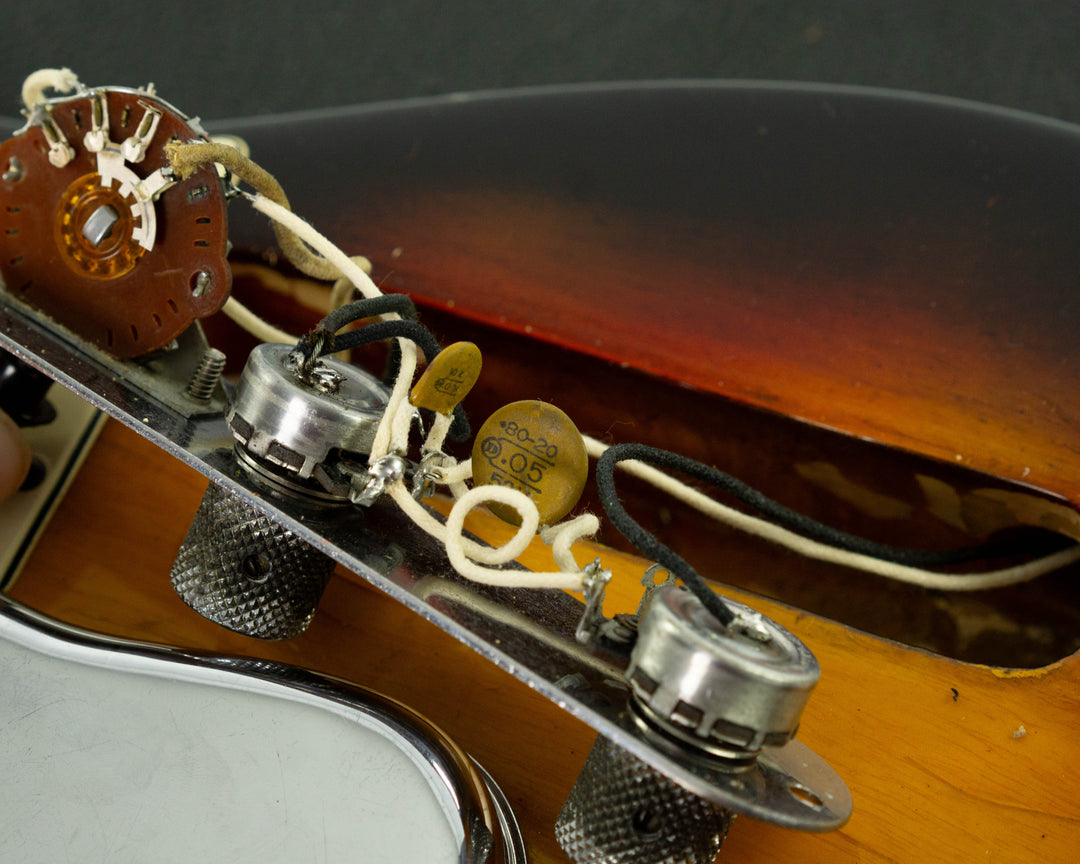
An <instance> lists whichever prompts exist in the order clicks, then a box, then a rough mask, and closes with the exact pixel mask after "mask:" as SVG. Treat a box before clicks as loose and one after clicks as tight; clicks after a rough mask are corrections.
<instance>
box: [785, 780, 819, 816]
mask: <svg viewBox="0 0 1080 864" xmlns="http://www.w3.org/2000/svg"><path fill="white" fill-rule="evenodd" d="M788 791H789V792H790V793H791V794H792V795H794V796H795V797H796V798H798V799H799V800H800V801H802V803H803V804H806V805H807V806H808V807H813V808H814V809H815V810H816V809H818V808H819V807H824V806H825V802H824V801H822V800H821V799H820V798H818V796H817V795H815V794H814V792H813V791H811V790H810V789H807V788H806V787H805V786H803V785H802V784H801V783H792V784H791V785H790V786H788Z"/></svg>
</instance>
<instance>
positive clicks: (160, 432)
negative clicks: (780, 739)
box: [0, 304, 852, 831]
mask: <svg viewBox="0 0 1080 864" xmlns="http://www.w3.org/2000/svg"><path fill="white" fill-rule="evenodd" d="M0 344H2V345H3V346H4V347H6V348H7V349H8V350H10V351H11V352H12V353H14V354H15V355H16V356H18V357H20V358H22V359H23V360H25V361H26V362H28V363H30V364H31V365H33V366H35V367H36V368H39V369H41V370H42V371H44V372H45V373H46V374H48V375H50V376H51V377H53V378H54V379H56V380H57V381H59V382H61V383H62V384H64V385H65V386H67V387H69V388H71V389H72V390H74V391H75V392H76V393H78V394H80V395H81V396H83V397H84V398H86V399H87V400H88V401H90V402H91V403H92V404H93V405H95V406H97V407H99V408H101V409H102V410H103V411H105V412H106V413H108V414H110V415H111V416H113V417H115V418H116V419H118V420H120V421H121V422H122V423H124V424H125V425H127V426H129V427H131V428H132V429H134V430H135V431H137V432H139V433H140V434H142V435H144V436H145V437H146V438H148V439H149V440H150V441H152V442H153V443H155V444H157V445H158V446H159V447H161V448H162V449H163V450H165V451H166V452H168V453H170V454H172V455H173V456H175V457H176V458H178V459H180V460H181V461H183V462H184V463H186V464H188V465H190V466H191V467H193V468H195V469H196V470H198V471H199V472H201V473H202V474H204V475H205V476H207V477H208V478H209V479H210V480H211V481H213V482H214V483H217V484H219V485H220V486H222V487H223V488H224V489H226V490H227V491H229V492H231V493H233V494H235V495H237V496H239V497H240V498H241V499H243V500H245V501H246V502H247V503H248V504H249V505H250V506H251V507H253V508H255V509H257V510H259V511H261V512H262V513H264V514H265V515H266V516H267V517H269V518H270V519H272V520H273V521H274V522H276V523H278V524H280V525H281V526H283V527H284V528H286V529H288V530H289V531H291V532H293V533H295V534H296V535H297V536H298V537H301V538H303V539H305V540H307V541H309V542H311V543H313V544H316V545H317V546H318V548H320V549H321V550H324V551H325V552H326V553H327V554H329V555H330V556H331V557H332V558H334V559H335V560H336V561H338V562H339V563H341V564H342V565H344V566H345V567H347V568H348V569H350V570H352V571H353V572H355V573H357V574H358V575H359V576H361V577H362V578H364V579H366V580H367V581H369V582H370V583H372V584H373V585H375V586H376V587H378V588H380V589H382V590H383V591H385V592H387V593H388V594H390V595H391V596H393V597H395V598H396V599H397V600H399V601H400V602H402V603H404V604H405V605H406V606H407V607H409V608H410V609H412V610H413V611H414V612H416V613H417V614H419V615H421V616H422V617H423V618H425V619H427V620H429V621H432V622H433V623H435V624H436V625H437V626H439V627H441V628H442V629H444V630H445V631H447V632H448V633H450V634H451V635H453V636H454V637H456V638H458V639H460V640H461V641H462V642H464V643H465V644H467V645H469V646H470V647H472V648H473V649H474V650H476V651H477V652H478V653H480V654H481V655H482V656H484V657H485V658H487V659H488V660H490V661H491V662H493V663H495V664H496V665H498V666H499V667H501V668H502V669H504V670H506V671H507V672H509V673H510V674H512V675H514V676H515V677H516V678H518V679H520V680H521V681H524V682H525V683H526V684H528V685H529V686H530V687H532V688H533V689H535V690H537V691H538V692H540V693H541V694H543V695H544V696H546V697H547V698H549V699H551V700H552V701H553V702H555V703H556V704H558V705H559V706H561V707H562V708H564V709H565V710H566V711H568V712H569V713H570V714H572V715H573V716H574V717H576V718H578V719H579V720H581V721H583V722H584V723H586V724H588V725H589V726H591V727H592V728H594V729H596V730H597V732H599V733H600V734H601V735H602V736H603V737H605V738H607V739H609V740H610V741H612V742H614V743H615V744H616V745H618V746H619V747H621V748H622V749H623V750H625V751H628V752H629V753H630V754H632V755H633V756H635V757H637V758H638V759H640V760H641V761H642V762H644V763H645V764H647V765H649V766H651V767H652V768H654V769H656V770H657V771H659V772H660V773H661V774H663V775H665V776H667V777H670V778H671V779H673V780H675V781H676V782H677V783H678V784H679V785H681V786H682V787H684V788H685V789H686V790H688V791H689V792H691V793H692V794H694V795H697V796H699V797H701V798H703V799H705V800H707V801H710V802H712V803H713V804H716V805H717V806H719V807H724V808H730V809H732V810H736V811H738V812H740V813H744V814H746V815H748V816H751V817H754V818H757V819H762V820H764V821H768V822H773V823H775V824H779V825H783V826H786V827H790V828H797V829H801V830H808V831H828V830H832V829H835V828H838V827H840V826H841V825H843V824H844V823H845V822H846V821H847V819H848V818H849V816H850V814H851V810H852V799H851V795H850V792H849V791H848V789H847V787H846V786H845V784H844V782H843V781H842V780H841V779H840V777H839V776H838V775H837V774H836V773H835V772H834V771H833V770H832V769H831V768H830V767H829V766H828V764H827V763H826V762H825V761H824V760H822V759H821V758H820V757H818V756H816V755H815V754H814V753H813V752H812V751H811V750H810V749H809V748H807V747H806V746H804V745H803V744H801V743H800V742H799V741H797V740H795V741H790V742H788V743H787V744H785V745H784V746H779V747H778V746H768V745H766V746H764V747H763V748H762V749H761V752H760V754H759V756H758V758H757V760H756V762H755V764H754V765H753V766H752V767H750V768H748V769H747V770H745V771H743V772H741V773H732V772H730V771H729V770H726V769H725V767H724V766H723V765H722V764H718V763H717V762H716V760H712V759H709V758H706V757H703V756H702V755H701V754H695V753H694V752H692V751H690V750H687V749H686V748H684V747H678V746H667V747H665V746H663V745H662V744H661V743H660V742H658V740H657V738H656V736H655V735H653V734H651V733H650V732H649V731H648V730H647V729H643V728H642V727H641V725H640V724H638V723H635V722H634V720H633V718H632V717H630V716H629V714H628V711H627V700H626V696H627V691H626V690H625V689H623V690H621V691H619V692H617V693H616V694H615V698H611V696H610V694H611V692H612V689H613V688H612V687H611V686H610V682H612V681H615V682H622V681H624V679H625V672H626V667H627V663H628V658H627V657H626V656H624V655H621V654H615V653H608V652H605V651H603V650H601V649H597V648H594V647H586V646H582V645H580V644H579V643H578V642H577V641H576V640H575V638H574V633H575V630H576V627H577V624H578V622H579V621H580V619H581V617H582V613H583V611H584V606H583V604H582V603H581V602H580V601H578V600H576V599H574V598H573V597H571V596H570V595H568V594H566V593H564V592H561V591H554V590H529V591H524V590H511V589H505V588H489V587H485V586H480V585H476V584H473V583H467V582H465V581H464V580H463V579H461V578H460V577H459V576H458V575H457V574H456V573H455V572H454V570H453V568H452V567H451V566H450V565H449V562H448V561H447V559H446V555H445V552H444V551H443V549H442V548H441V547H440V546H439V545H438V544H437V543H436V542H435V541H433V540H432V539H431V538H429V537H427V536H426V535H424V534H422V533H421V532H419V531H417V530H415V528H414V526H413V525H412V523H411V522H410V521H409V520H408V519H407V518H406V517H405V516H403V515H402V514H401V513H400V511H398V510H397V509H396V507H394V506H393V505H392V504H389V503H387V502H385V501H379V502H376V504H375V505H374V506H372V507H370V508H368V509H367V510H366V511H364V512H363V513H360V512H358V511H356V510H353V509H344V510H342V511H341V512H339V513H336V514H333V515H332V516H331V517H330V518H328V519H327V520H326V521H325V522H324V523H322V524H320V525H319V526H318V528H317V529H316V527H314V526H313V525H312V524H311V523H310V521H308V520H306V519H304V518H303V517H304V515H305V514H304V513H303V512H302V509H301V508H300V507H298V506H295V505H294V504H292V503H290V501H289V500H288V499H287V498H284V499H281V500H274V499H270V498H266V497H263V496H261V495H259V494H257V490H256V489H255V487H254V484H253V481H252V480H251V479H250V478H249V477H248V476H247V474H246V473H245V472H243V471H241V470H239V469H238V466H237V462H236V455H235V450H234V447H233V442H234V438H233V434H232V432H231V431H230V429H229V427H228V425H227V423H226V420H225V417H224V415H215V414H209V413H206V412H205V411H203V412H200V413H197V414H189V413H187V412H186V411H183V410H180V409H178V408H177V407H176V405H175V404H174V405H173V406H172V407H170V406H169V405H168V404H167V400H164V399H160V398H158V397H157V395H156V394H155V393H154V391H153V388H152V387H150V388H148V387H146V386H145V382H143V385H142V386H140V384H139V383H137V382H136V379H135V378H133V377H132V378H129V377H127V376H124V375H117V374H115V371H114V370H111V369H110V368H109V367H108V366H106V365H105V364H104V363H102V362H101V360H100V358H97V357H96V356H95V353H94V352H93V351H88V350H84V346H82V345H81V344H79V343H78V342H74V341H66V340H65V339H64V338H63V337H62V336H61V335H60V334H59V333H58V331H56V330H54V329H52V328H50V327H49V326H47V324H46V323H45V322H43V321H42V320H41V319H40V318H39V317H38V316H37V315H36V314H35V313H34V312H33V311H32V310H28V309H26V308H25V307H22V306H16V305H12V304H3V305H0ZM568 681H574V682H579V683H580V682H582V681H584V682H585V683H584V686H573V687H568V686H566V683H565V682H568ZM594 685H595V686H594Z"/></svg>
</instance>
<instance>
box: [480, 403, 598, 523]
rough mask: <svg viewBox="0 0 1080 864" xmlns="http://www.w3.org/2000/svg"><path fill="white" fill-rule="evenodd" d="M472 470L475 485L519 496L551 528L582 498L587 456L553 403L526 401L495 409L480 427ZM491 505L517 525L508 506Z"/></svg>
mask: <svg viewBox="0 0 1080 864" xmlns="http://www.w3.org/2000/svg"><path fill="white" fill-rule="evenodd" d="M472 467H473V479H474V481H475V483H476V484H477V485H480V484H484V483H492V484H494V485H496V486H509V487H510V488H511V489H517V490H518V491H519V492H524V493H525V494H526V495H528V496H529V497H530V498H531V499H532V501H533V503H534V504H536V509H537V510H539V511H540V524H541V525H551V524H553V523H555V522H558V521H559V520H560V519H562V517H563V516H565V515H566V514H567V513H569V512H570V511H571V510H572V509H573V508H574V505H575V504H577V502H578V499H579V498H581V493H582V492H583V491H584V489H585V480H586V479H587V477H588V474H589V457H588V455H587V454H586V453H585V442H584V441H583V440H582V438H581V433H580V432H578V430H577V427H576V426H575V425H574V421H573V420H571V419H570V418H569V417H567V416H566V414H565V413H564V412H563V411H561V410H560V409H558V408H556V407H555V406H554V405H549V404H548V403H547V402H539V401H535V400H528V401H523V402H512V403H510V404H509V405H506V406H504V407H502V408H500V409H499V410H498V411H496V412H495V413H494V414H492V415H491V416H490V417H489V418H488V419H487V421H486V422H485V423H484V425H483V426H481V427H480V431H479V432H477V433H476V440H475V441H474V442H473V449H472ZM490 506H491V510H492V512H493V513H495V515H497V516H498V517H499V518H501V519H505V520H506V521H507V522H510V523H512V524H514V525H517V524H520V522H521V519H520V518H519V516H518V514H517V511H516V510H514V509H513V508H511V507H505V506H503V505H500V504H492V505H490Z"/></svg>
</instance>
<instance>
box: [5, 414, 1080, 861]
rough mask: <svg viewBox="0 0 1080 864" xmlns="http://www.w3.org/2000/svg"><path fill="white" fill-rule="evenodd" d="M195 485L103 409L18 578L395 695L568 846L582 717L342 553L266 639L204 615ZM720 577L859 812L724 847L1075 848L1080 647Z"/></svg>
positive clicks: (865, 853) (837, 852)
mask: <svg viewBox="0 0 1080 864" xmlns="http://www.w3.org/2000/svg"><path fill="white" fill-rule="evenodd" d="M204 487H205V480H204V479H203V478H202V477H201V476H199V475H197V474H196V473H194V472H193V471H191V470H190V469H188V468H185V467H184V466H182V465H180V464H179V463H178V462H175V461H174V460H172V459H170V458H169V457H167V456H165V455H164V454H162V453H161V452H159V451H157V450H156V449H155V448H154V447H153V446H152V445H150V444H149V443H147V442H146V441H145V440H143V439H142V438H140V437H139V436H137V435H136V434H134V433H133V432H130V431H128V430H126V429H124V428H122V427H120V426H118V425H117V424H115V423H110V424H109V425H108V426H107V428H106V429H105V432H104V433H103V435H102V438H101V439H100V441H99V443H98V444H97V446H96V447H95V449H94V451H93V452H92V453H91V455H90V457H89V459H88V460H87V463H86V465H85V467H84V469H83V470H82V472H81V474H80V475H79V477H78V478H77V479H76V481H75V484H74V486H73V488H72V490H71V492H70V494H69V495H68V497H67V498H66V500H65V501H64V502H63V504H62V505H61V507H60V509H59V512H58V513H57V515H56V518H55V519H54V521H53V522H52V524H51V526H50V527H49V529H48V532H47V534H46V535H45V537H44V539H43V541H42V543H41V544H40V546H39V548H38V549H37V551H36V552H35V554H34V556H33V558H32V559H31V561H30V562H29V565H28V567H27V568H26V570H25V571H24V573H23V575H22V576H21V578H20V579H19V581H18V582H17V583H16V585H15V586H14V588H13V589H12V592H11V593H12V594H13V596H14V597H15V598H16V599H18V600H20V601H22V602H24V603H27V604H28V605H30V606H32V607H34V608H36V609H40V610H42V611H44V612H46V613H48V614H50V615H53V616H55V617H57V618H59V619H61V620H65V621H69V622H72V623H75V624H78V625H81V626H84V627H88V628H90V629H94V630H99V631H102V632H106V633H112V634H117V635H122V636H127V637H133V638H138V639H147V640H152V641H156V642H161V643H167V644H172V645H182V646H188V647H195V648H201V649H208V650H213V651H220V652H225V653H230V654H243V655H250V656H255V657H265V658H270V659H275V660H282V661H286V662H290V663H296V664H300V665H303V666H307V667H309V668H313V669H317V670H320V671H325V672H330V673H333V674H336V675H340V676H343V677H345V678H348V679H350V680H353V681H356V682H358V683H361V684H364V685H366V686H370V687H372V688H374V689H376V690H380V691H382V692H385V693H387V694H389V695H391V696H393V697H395V698H397V699H400V700H402V701H404V702H406V703H407V704H409V705H411V706H412V707H414V708H416V709H418V710H420V711H421V712H423V713H425V714H426V715H428V716H429V717H430V718H431V719H432V720H434V721H435V722H436V723H438V724H439V725H440V726H442V727H443V728H444V729H446V730H447V731H448V732H449V733H450V734H451V735H452V736H453V737H454V738H456V739H457V740H458V741H459V742H460V743H461V744H462V745H463V746H464V747H465V748H466V749H468V750H469V751H470V752H471V753H473V754H474V755H475V756H476V757H477V758H479V759H480V760H481V761H482V762H483V764H484V765H485V766H487V767H488V769H489V770H490V771H491V772H492V773H493V775H494V776H495V777H496V778H497V779H498V781H499V783H500V784H501V785H502V786H503V788H504V790H505V791H506V792H507V794H508V796H509V798H510V800H511V802H512V804H513V806H514V807H515V809H516V811H517V813H518V816H519V818H520V819H521V821H522V825H523V828H524V832H525V835H526V840H527V843H528V845H529V849H530V853H531V855H532V858H531V860H533V861H535V862H541V864H543V862H556V861H563V860H565V859H564V857H563V856H562V855H561V853H560V851H559V850H558V847H557V846H556V844H555V842H554V839H553V837H552V830H551V829H552V824H553V822H554V819H555V816H556V814H557V812H558V810H559V808H560V806H561V804H562V801H563V800H564V798H565V796H566V794H567V792H568V791H569V789H570V786H571V785H572V783H573V781H574V777H575V776H576V773H577V771H578V770H579V769H580V767H581V765H582V763H583V761H584V759H585V756H586V753H587V752H588V749H589V746H590V745H591V742H592V739H593V733H592V732H591V731H590V730H589V729H588V728H586V727H585V726H583V725H582V724H580V723H579V722H577V721H575V720H572V719H571V718H569V717H568V716H567V715H565V714H564V713H562V712H561V711H560V710H559V709H558V708H556V707H555V706H554V705H553V704H551V703H549V702H547V701H546V700H545V699H543V698H542V697H540V696H538V695H537V694H535V693H534V692H532V691H531V690H530V689H529V688H528V687H526V686H524V685H522V684H520V683H519V682H517V681H516V680H514V679H513V678H511V677H510V676H509V675H507V674H505V673H503V672H501V671H500V670H498V669H496V668H494V667H493V666H491V665H490V664H488V663H487V662H486V661H483V660H481V659H479V658H478V657H477V656H476V655H474V654H473V653H472V652H471V651H470V650H469V649H467V648H465V647H464V646H462V645H461V644H460V643H458V642H456V641H455V640H454V639H452V638H451V637H449V636H447V635H446V634H445V633H443V632H442V631H441V630H439V629H438V628H436V627H435V626H434V625H432V624H429V623H427V622H424V621H422V620H420V619H418V618H417V617H416V616H415V615H413V614H412V613H410V612H408V611H407V610H405V609H404V607H401V606H400V605H399V604H397V603H396V602H394V601H393V600H390V599H389V598H387V597H385V596H384V595H381V594H380V593H379V592H377V591H375V590H374V589H371V588H370V587H368V586H367V585H366V584H365V583H363V582H362V581H361V580H359V579H358V578H357V577H356V576H354V575H352V574H349V573H345V572H342V571H341V570H340V569H339V571H338V572H337V574H336V575H335V578H334V579H333V580H332V581H331V584H330V586H329V588H328V590H327V592H326V595H325V597H324V599H323V603H322V607H321V609H320V612H319V614H318V616H317V617H316V620H315V622H314V624H313V625H312V627H311V629H310V630H309V631H308V633H306V634H305V635H304V636H303V637H301V638H299V639H296V640H293V641H290V642H284V643H266V642H259V641H256V640H252V639H249V638H246V637H243V636H239V635H236V634H233V633H229V632H227V631H225V630H224V629H222V628H220V627H217V626H216V625H214V624H211V623H209V622H207V621H205V620H203V619H201V618H200V617H199V616H197V615H196V614H195V613H194V612H191V611H190V610H189V609H188V608H187V607H186V606H184V605H183V603H181V602H180V600H178V599H177V598H176V596H175V595H174V594H173V591H172V589H171V586H170V585H169V580H168V571H169V567H170V564H171V562H172V558H173V555H174V554H175V552H176V549H177V548H178V547H179V545H180V543H181V541H182V540H183V537H184V534H185V533H186V530H187V525H188V522H189V520H190V517H191V515H192V514H193V513H194V510H195V508H196V506H197V503H198V500H199V498H200V496H201V494H202V491H203V489H204ZM499 524H501V523H496V524H495V525H494V526H492V525H489V524H488V523H487V522H486V520H483V519H481V520H479V521H478V522H477V523H476V524H475V525H474V527H475V528H476V529H478V530H480V531H481V532H484V531H487V530H489V529H490V530H494V531H498V530H501V529H500V528H499V527H498V526H499ZM538 554H543V553H542V552H541V553H538ZM602 554H603V555H604V559H605V562H606V563H607V564H609V566H612V567H614V568H615V570H616V578H615V580H614V582H613V592H612V595H611V597H610V599H609V604H610V605H609V606H608V607H607V609H606V611H607V612H608V613H609V614H610V613H611V612H612V611H616V610H617V609H618V608H619V607H620V606H621V607H623V608H629V607H632V606H633V605H634V603H635V602H636V597H635V586H636V584H637V581H638V577H639V575H640V572H641V568H642V566H643V564H642V562H640V561H638V560H636V559H633V558H631V557H630V556H627V555H624V554H622V553H617V552H611V551H604V552H603V553H602ZM729 593H730V594H731V595H732V596H734V597H736V598H738V599H741V600H744V601H746V602H749V603H751V604H752V605H754V606H755V607H756V608H758V609H760V610H761V611H762V612H764V613H765V614H767V615H770V616H772V617H774V618H775V619H776V620H777V621H779V622H780V623H781V624H782V625H784V626H786V627H788V628H790V629H791V630H793V631H794V632H795V633H796V634H797V635H799V637H800V638H802V639H803V640H804V641H805V642H806V643H807V645H808V646H809V647H810V648H811V650H813V651H814V653H815V654H816V655H817V657H818V659H819V660H820V662H821V666H822V669H823V675H822V680H821V683H820V685H819V687H818V688H817V691H816V693H815V695H814V696H813V698H812V699H811V702H810V704H809V706H808V708H807V710H806V713H805V715H804V718H803V724H802V731H801V732H800V739H801V740H803V741H804V742H805V743H806V744H807V745H809V746H810V747H811V748H813V749H814V750H815V751H816V752H817V753H819V754H820V755H822V756H823V757H824V758H825V759H826V760H827V761H828V762H829V763H830V764H832V765H833V766H834V767H835V768H836V769H837V771H838V772H839V773H840V774H841V776H843V777H844V778H845V780H846V782H847V783H848V785H849V786H850V788H851V790H852V792H853V794H854V797H855V814H854V816H853V817H852V819H851V822H850V823H849V824H848V825H847V826H846V827H845V828H844V829H842V830H840V831H837V832H833V833H829V834H824V835H808V834H801V833H798V832H792V831H786V830H783V829H779V828H775V827H772V826H769V825H765V824H762V823H758V822H754V821H752V820H749V819H741V820H738V821H737V822H736V824H735V827H734V828H733V830H732V832H731V835H730V837H729V840H728V842H727V844H726V846H725V849H724V851H723V853H722V854H721V860H729V861H740V862H748V864H753V862H774V861H783V860H799V861H803V862H822V864H824V862H829V864H834V862H845V861H851V862H854V861H860V862H874V861H881V862H884V861H898V862H934V861H942V862H956V861H979V862H983V861H991V862H1002V861H1063V862H1064V861H1070V860H1074V856H1075V854H1076V850H1077V849H1078V848H1080V800H1078V799H1077V796H1076V794H1075V792H1076V780H1075V778H1076V772H1077V769H1078V768H1080V741H1078V739H1077V736H1076V734H1075V728H1076V717H1077V716H1080V657H1077V656H1072V657H1069V658H1067V659H1065V660H1064V661H1062V662H1060V663H1058V664H1056V665H1054V666H1052V667H1050V668H1045V669H1039V670H1033V671H1025V672H1010V671H1008V670H1003V669H995V668H989V667H985V666H977V665H971V664H964V663H960V662H957V661H952V660H946V659H943V658H942V657H939V656H936V655H932V654H929V653H926V652H923V651H919V650H915V649H911V648H907V647H904V646H902V645H899V644H896V643H893V642H888V641H885V640H882V639H879V638H876V637H871V636H868V635H866V634H864V633H861V632H858V631H856V630H853V629H850V628H848V627H844V626H841V625H838V624H836V623H834V622H832V621H829V620H827V619H823V618H820V617H817V616H814V615H811V614H807V613H802V612H799V611H798V610H795V609H791V608H789V607H786V606H783V605H781V604H778V603H775V602H772V601H767V600H764V599H762V598H759V597H755V596H753V595H748V594H746V593H745V592H741V591H738V590H730V591H729ZM1021 727H1023V728H1024V730H1025V731H1026V735H1024V736H1023V737H1017V736H1016V733H1017V732H1018V731H1019V730H1020V728H1021Z"/></svg>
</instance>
